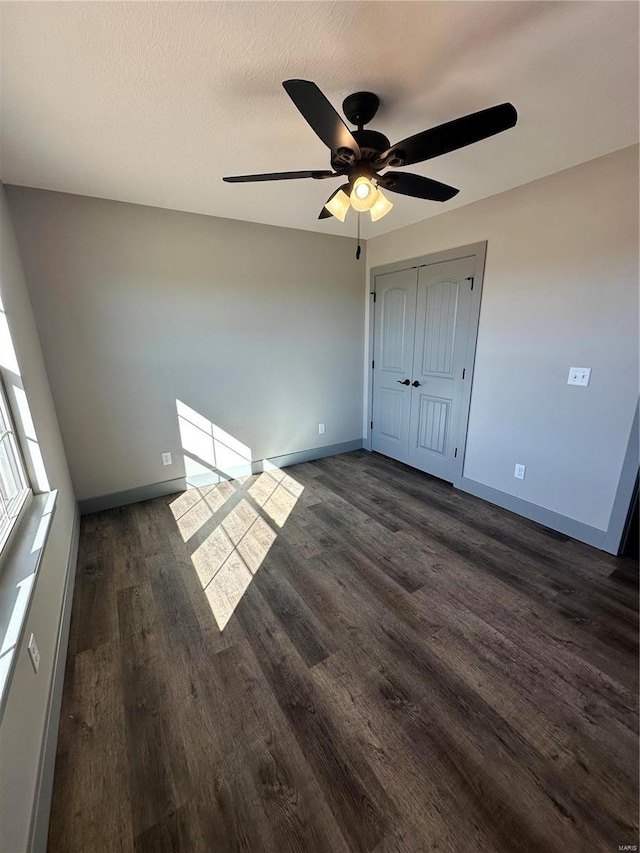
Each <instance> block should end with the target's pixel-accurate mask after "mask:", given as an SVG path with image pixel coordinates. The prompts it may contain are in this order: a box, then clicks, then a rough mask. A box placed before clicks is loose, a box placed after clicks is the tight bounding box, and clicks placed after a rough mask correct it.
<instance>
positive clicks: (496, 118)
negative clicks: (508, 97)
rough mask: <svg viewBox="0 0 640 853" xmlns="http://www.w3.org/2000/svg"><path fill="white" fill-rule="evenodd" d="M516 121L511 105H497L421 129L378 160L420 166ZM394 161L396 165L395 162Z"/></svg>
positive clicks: (393, 164) (492, 133)
mask: <svg viewBox="0 0 640 853" xmlns="http://www.w3.org/2000/svg"><path fill="white" fill-rule="evenodd" d="M517 121H518V113H517V112H516V108H515V107H514V106H513V104H499V105H498V106H497V107H489V109H486V110H480V112H477V113H471V114H470V115H468V116H463V117H462V118H457V119H454V120H453V121H449V122H447V123H446V124H441V125H439V126H438V127H433V128H431V130H423V131H422V133H416V134H415V136H410V137H408V139H403V140H402V142H398V143H397V144H396V145H393V146H392V147H391V148H388V149H387V150H386V151H384V152H383V153H382V154H381V155H380V158H379V162H380V161H384V163H385V164H386V165H388V166H411V165H412V164H413V163H422V162H423V161H424V160H430V159H431V158H432V157H439V156H440V155H441V154H448V153H449V151H456V150H457V149H458V148H464V147H465V145H472V144H473V143H474V142H479V141H480V140H481V139H487V137H489V136H495V134H496V133H502V131H503V130H508V129H509V128H510V127H513V126H514V125H515V123H516V122H517ZM394 160H397V162H394Z"/></svg>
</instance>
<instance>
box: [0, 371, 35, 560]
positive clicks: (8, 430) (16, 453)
mask: <svg viewBox="0 0 640 853" xmlns="http://www.w3.org/2000/svg"><path fill="white" fill-rule="evenodd" d="M3 422H4V428H3ZM3 443H4V444H5V446H6V447H7V449H8V450H7V458H8V461H9V465H10V468H11V472H12V475H13V477H14V479H15V481H16V483H17V485H18V491H17V492H16V494H15V495H13V497H11V498H10V499H9V500H5V498H4V496H3V495H2V489H1V486H0V563H1V562H2V560H3V558H4V556H5V551H6V546H7V544H8V542H9V540H10V538H11V534H12V533H13V532H14V531H15V529H16V526H17V522H18V520H19V519H20V517H21V515H22V513H23V511H24V510H25V509H26V507H27V504H28V502H29V499H30V498H31V496H32V495H33V490H32V488H31V484H30V482H29V478H28V475H27V468H26V465H25V463H24V458H23V456H22V448H21V446H20V441H19V438H18V434H17V432H16V427H15V423H14V420H13V415H12V413H11V408H10V406H9V398H8V397H7V392H6V390H5V387H4V381H3V379H2V377H1V376H0V447H1V446H2V444H3Z"/></svg>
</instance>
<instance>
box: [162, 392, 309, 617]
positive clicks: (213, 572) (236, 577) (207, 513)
mask: <svg viewBox="0 0 640 853" xmlns="http://www.w3.org/2000/svg"><path fill="white" fill-rule="evenodd" d="M176 408H177V412H178V426H179V431H180V438H181V441H182V446H183V450H184V459H185V470H186V473H187V478H186V479H187V491H186V492H183V493H182V494H181V495H179V496H178V497H177V498H175V499H174V500H173V501H172V502H171V504H170V508H171V512H172V513H173V517H174V519H175V522H176V525H177V527H178V530H179V531H180V535H181V536H182V540H183V541H184V542H185V543H186V544H187V545H189V543H191V542H192V540H193V542H192V547H193V546H195V547H194V550H193V551H192V554H191V562H192V563H193V567H194V570H195V572H196V575H197V577H198V580H199V582H200V585H201V586H202V589H203V591H204V594H205V596H206V598H207V601H208V602H209V606H210V608H211V612H212V614H213V616H214V618H215V620H216V623H217V625H218V628H219V629H220V630H221V631H223V630H224V628H225V627H226V625H227V624H228V622H229V619H230V618H231V616H232V615H233V613H234V611H235V609H236V607H237V606H238V604H239V603H240V601H241V600H242V596H243V595H244V593H245V592H246V590H247V588H248V587H249V584H250V583H251V581H252V579H253V576H254V575H255V573H256V572H257V571H258V570H259V568H260V566H261V565H262V563H263V561H264V559H265V557H266V556H267V554H268V552H269V549H270V548H271V546H272V545H273V543H274V542H275V540H276V538H277V532H276V530H275V529H274V525H275V526H276V527H277V528H282V527H283V526H284V525H285V523H286V521H287V519H288V517H289V515H290V514H291V511H292V510H293V508H294V507H295V505H296V502H297V500H298V498H299V496H300V495H301V494H302V492H303V490H304V487H303V486H302V485H300V483H298V482H297V481H296V480H294V478H293V477H291V476H290V475H289V474H286V473H285V472H284V471H282V470H280V469H279V468H276V466H275V465H272V464H271V463H269V462H268V461H267V460H265V461H264V462H263V463H262V467H263V469H264V470H263V473H262V474H258V475H251V467H252V461H251V450H250V448H248V447H247V446H246V445H244V444H242V442H239V441H238V440H237V439H235V438H234V437H233V436H231V435H229V433H227V432H225V431H224V430H222V429H220V427H218V426H216V425H215V424H213V423H212V422H211V421H209V420H207V418H205V417H203V416H202V415H200V414H199V413H198V412H196V411H194V410H193V409H191V408H190V407H189V406H187V405H186V404H185V403H182V402H181V401H180V400H177V401H176ZM200 540H201V541H200Z"/></svg>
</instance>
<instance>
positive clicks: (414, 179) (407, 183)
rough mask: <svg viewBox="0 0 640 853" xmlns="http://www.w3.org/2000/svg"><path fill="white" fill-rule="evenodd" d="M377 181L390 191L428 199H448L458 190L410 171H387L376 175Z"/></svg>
mask: <svg viewBox="0 0 640 853" xmlns="http://www.w3.org/2000/svg"><path fill="white" fill-rule="evenodd" d="M378 183H379V184H380V186H381V187H383V188H384V189H385V190H389V191H390V192H393V193H400V194H401V195H411V196H413V197H414V198H426V199H428V200H429V201H449V199H450V198H453V197H454V195H457V194H458V193H459V192H460V190H457V189H456V188H455V187H450V186H447V184H441V183H440V181H433V180H432V179H431V178H424V177H423V176H422V175H413V174H411V172H392V173H389V172H387V173H386V174H385V175H380V176H379V177H378Z"/></svg>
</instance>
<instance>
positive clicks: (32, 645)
mask: <svg viewBox="0 0 640 853" xmlns="http://www.w3.org/2000/svg"><path fill="white" fill-rule="evenodd" d="M27 648H28V649H29V657H30V658H31V663H32V664H33V669H34V672H37V671H38V667H39V666H40V649H39V648H38V644H37V643H36V638H35V637H34V636H33V634H32V635H31V636H30V637H29V645H28V646H27Z"/></svg>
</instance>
